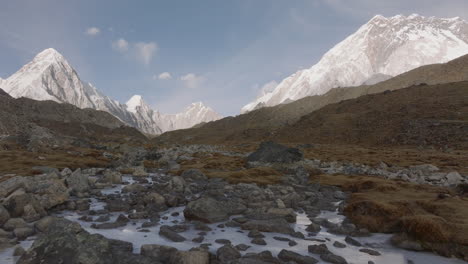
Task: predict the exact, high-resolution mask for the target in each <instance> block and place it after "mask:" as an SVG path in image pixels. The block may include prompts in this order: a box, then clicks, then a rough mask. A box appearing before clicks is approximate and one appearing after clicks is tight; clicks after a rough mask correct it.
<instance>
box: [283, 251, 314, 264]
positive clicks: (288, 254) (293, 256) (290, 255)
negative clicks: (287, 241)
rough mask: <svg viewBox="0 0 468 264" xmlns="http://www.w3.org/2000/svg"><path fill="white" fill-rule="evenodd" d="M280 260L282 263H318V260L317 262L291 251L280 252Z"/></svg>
mask: <svg viewBox="0 0 468 264" xmlns="http://www.w3.org/2000/svg"><path fill="white" fill-rule="evenodd" d="M278 258H279V259H281V260H282V261H286V262H287V261H293V262H295V263H297V264H315V263H317V262H318V260H316V259H315V258H313V257H309V256H302V255H300V254H298V253H296V252H293V251H289V250H286V249H283V250H281V251H280V253H279V254H278Z"/></svg>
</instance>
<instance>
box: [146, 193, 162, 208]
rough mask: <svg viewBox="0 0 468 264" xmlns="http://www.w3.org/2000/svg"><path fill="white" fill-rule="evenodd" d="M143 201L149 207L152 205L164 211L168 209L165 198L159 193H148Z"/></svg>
mask: <svg viewBox="0 0 468 264" xmlns="http://www.w3.org/2000/svg"><path fill="white" fill-rule="evenodd" d="M143 200H144V202H145V204H147V205H149V204H151V205H154V206H156V207H158V208H161V209H162V210H164V209H166V208H167V206H166V198H164V196H162V195H160V194H159V193H157V192H152V193H148V194H147V195H145V197H144V198H143Z"/></svg>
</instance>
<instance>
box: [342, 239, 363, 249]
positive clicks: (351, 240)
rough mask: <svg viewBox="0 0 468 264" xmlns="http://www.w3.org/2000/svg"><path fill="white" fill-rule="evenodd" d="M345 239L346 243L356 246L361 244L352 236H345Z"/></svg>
mask: <svg viewBox="0 0 468 264" xmlns="http://www.w3.org/2000/svg"><path fill="white" fill-rule="evenodd" d="M345 241H346V243H348V244H350V245H353V246H356V247H360V246H362V244H361V243H360V242H359V241H357V240H356V239H354V238H352V237H350V236H346V237H345Z"/></svg>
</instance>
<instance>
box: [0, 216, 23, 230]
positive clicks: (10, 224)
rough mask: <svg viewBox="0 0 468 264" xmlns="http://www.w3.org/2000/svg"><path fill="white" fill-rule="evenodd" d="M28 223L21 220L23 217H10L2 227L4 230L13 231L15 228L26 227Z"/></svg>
mask: <svg viewBox="0 0 468 264" xmlns="http://www.w3.org/2000/svg"><path fill="white" fill-rule="evenodd" d="M27 226H28V224H27V223H26V222H25V221H24V220H23V218H10V219H8V221H6V223H5V224H4V225H3V229H5V230H6V231H13V230H15V229H16V228H20V227H27Z"/></svg>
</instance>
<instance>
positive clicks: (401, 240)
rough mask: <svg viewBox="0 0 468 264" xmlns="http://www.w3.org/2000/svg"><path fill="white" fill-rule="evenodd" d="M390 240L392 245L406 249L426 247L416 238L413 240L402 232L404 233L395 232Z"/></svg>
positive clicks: (419, 249) (418, 249) (416, 249)
mask: <svg viewBox="0 0 468 264" xmlns="http://www.w3.org/2000/svg"><path fill="white" fill-rule="evenodd" d="M390 242H391V243H392V245H394V246H395V247H398V248H402V249H406V250H412V251H423V250H424V248H423V246H422V245H421V243H419V242H418V241H416V240H413V239H411V238H409V237H408V235H406V234H404V233H402V234H395V235H393V236H392V238H391V239H390Z"/></svg>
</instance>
